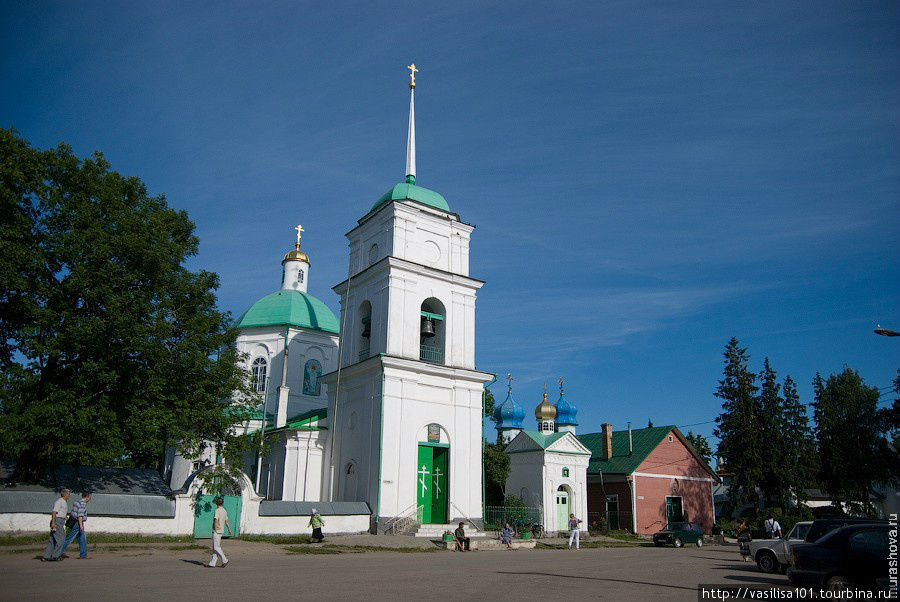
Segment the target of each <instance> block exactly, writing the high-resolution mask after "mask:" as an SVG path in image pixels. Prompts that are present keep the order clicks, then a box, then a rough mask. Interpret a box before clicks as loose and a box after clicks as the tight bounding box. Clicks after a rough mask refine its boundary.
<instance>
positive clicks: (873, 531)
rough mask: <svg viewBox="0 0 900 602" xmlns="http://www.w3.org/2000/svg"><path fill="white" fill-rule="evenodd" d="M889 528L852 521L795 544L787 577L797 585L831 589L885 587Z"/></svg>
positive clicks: (886, 586) (883, 525)
mask: <svg viewBox="0 0 900 602" xmlns="http://www.w3.org/2000/svg"><path fill="white" fill-rule="evenodd" d="M890 529H891V526H890V525H888V524H885V523H880V524H875V523H869V524H855V525H850V526H848V527H841V528H840V529H837V530H835V531H831V532H830V533H827V534H826V535H825V536H823V537H822V538H821V539H819V540H818V541H817V542H816V543H810V544H798V545H795V546H794V547H793V548H791V567H790V568H788V571H787V576H788V579H789V580H790V582H791V583H792V584H793V585H795V586H797V587H813V588H816V589H825V590H828V591H832V592H834V591H839V590H845V589H848V588H859V589H864V590H870V591H871V590H887V588H888V531H889V530H890Z"/></svg>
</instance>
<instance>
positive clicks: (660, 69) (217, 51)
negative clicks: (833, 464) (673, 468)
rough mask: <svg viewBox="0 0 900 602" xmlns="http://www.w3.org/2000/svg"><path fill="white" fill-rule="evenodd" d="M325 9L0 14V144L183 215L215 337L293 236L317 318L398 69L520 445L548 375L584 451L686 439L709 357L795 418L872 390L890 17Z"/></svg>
mask: <svg viewBox="0 0 900 602" xmlns="http://www.w3.org/2000/svg"><path fill="white" fill-rule="evenodd" d="M187 4H189V6H186V5H187ZM332 4H335V3H321V2H316V3H298V2H291V3H288V2H262V3H227V2H225V3H218V2H217V3H182V2H169V3H165V2H154V3H131V2H104V3H99V2H56V3H49V2H28V3H24V2H16V3H13V2H7V3H4V4H3V6H2V8H0V67H2V70H0V72H2V73H3V84H2V86H0V125H2V126H4V127H15V128H17V129H18V130H19V131H20V132H21V134H22V135H23V136H25V137H26V138H27V139H29V140H30V141H31V142H32V143H33V144H34V145H36V146H38V147H49V146H53V145H55V144H56V143H58V142H60V141H65V142H68V143H69V144H71V145H72V146H73V147H74V149H75V151H76V152H77V153H79V154H81V155H87V154H89V153H91V152H92V151H94V150H102V151H103V152H104V153H105V154H106V157H107V158H108V159H109V160H110V162H111V163H112V164H113V166H114V168H115V169H117V170H118V171H120V172H122V173H124V174H128V175H137V176H139V177H141V178H142V179H143V180H144V181H145V182H146V183H147V185H148V187H149V188H150V190H151V191H152V192H154V193H165V195H166V196H167V197H168V200H169V202H170V203H171V205H173V206H175V207H178V208H183V209H186V210H187V211H188V212H189V214H190V217H191V218H192V219H193V221H194V222H195V223H196V225H197V234H198V235H199V237H200V240H201V250H200V254H199V256H198V257H196V258H195V259H193V260H192V261H191V266H192V267H193V268H203V269H208V270H213V271H216V272H218V273H219V274H220V275H221V289H220V291H219V299H220V304H221V307H222V308H223V309H225V310H229V311H231V312H232V313H233V314H234V315H235V316H237V315H240V313H241V312H243V311H244V310H245V309H246V308H247V307H248V306H249V305H250V304H252V303H253V302H254V301H255V300H256V299H257V298H259V297H262V296H263V295H265V294H267V293H269V292H271V291H273V290H275V289H276V288H277V287H278V285H279V282H280V265H279V261H280V258H281V255H282V254H283V253H284V252H285V251H286V250H287V249H288V248H289V247H290V244H291V242H292V239H293V234H294V233H293V230H292V227H293V226H294V225H295V224H296V223H298V222H300V223H302V224H303V225H304V227H305V228H306V230H307V232H306V236H305V238H304V248H305V249H306V250H307V252H309V254H310V256H311V258H312V262H313V264H312V274H311V277H312V282H311V287H310V292H312V293H313V294H315V295H316V296H318V297H320V298H321V299H323V300H324V301H325V302H326V303H327V304H328V305H329V306H331V307H332V308H333V309H335V310H337V308H338V302H337V297H336V296H335V295H334V293H333V292H332V291H331V286H332V285H334V284H336V283H337V282H339V281H341V280H343V279H344V277H345V274H346V270H347V246H346V239H345V238H344V233H345V232H347V231H348V230H350V228H351V227H353V225H354V224H355V223H356V220H357V219H358V218H359V217H361V216H362V215H363V214H364V213H366V211H367V210H368V209H369V207H370V206H371V204H372V202H373V201H374V200H375V199H377V198H378V197H379V196H380V195H381V194H382V193H383V192H384V191H385V190H387V189H388V188H389V187H390V186H391V185H393V184H394V183H396V182H398V181H400V180H401V179H402V177H403V175H404V160H405V156H404V153H405V141H406V120H407V106H408V89H407V88H406V82H407V81H408V78H407V75H406V70H405V66H406V65H407V64H409V63H410V62H413V61H414V62H415V63H416V65H418V66H419V67H420V69H421V72H420V73H419V75H418V82H419V87H418V88H417V93H418V94H417V99H416V100H417V107H416V108H417V117H418V176H419V178H418V182H419V183H420V184H421V185H423V186H426V187H428V188H432V189H434V190H437V191H439V192H441V193H442V194H443V195H444V196H445V197H446V198H447V200H448V202H449V203H450V206H451V208H452V209H453V210H455V211H456V212H458V213H459V214H460V216H461V217H462V219H463V220H464V221H466V222H469V223H473V224H475V225H476V226H477V229H476V230H475V232H474V234H473V239H472V241H473V242H472V255H471V266H472V274H473V276H475V277H478V278H482V279H484V280H486V281H487V285H486V286H485V287H484V288H483V289H482V291H481V294H480V296H479V299H478V308H477V320H478V330H477V345H478V347H477V364H478V367H479V368H481V369H483V370H487V371H492V372H497V373H500V374H506V373H507V372H510V371H511V372H513V373H514V375H515V376H516V378H517V380H516V382H515V391H514V394H515V396H516V398H517V399H518V401H519V402H520V403H521V404H522V405H523V406H525V407H526V410H527V411H528V418H527V423H528V424H529V425H530V426H531V427H534V418H533V414H532V409H533V407H534V406H535V405H536V404H537V403H538V402H539V401H540V397H541V385H542V383H543V382H544V381H545V380H546V381H548V382H549V383H550V385H551V389H552V391H554V393H555V390H556V389H555V381H556V380H557V378H558V377H559V376H560V375H562V376H565V378H566V379H567V381H568V384H567V398H568V399H570V400H571V401H572V402H574V403H575V404H576V405H577V406H578V409H579V418H580V423H581V426H580V430H581V431H582V432H588V431H595V430H597V428H598V426H599V424H600V423H601V422H606V421H609V422H612V423H613V424H614V426H615V427H616V428H624V426H625V422H626V421H628V420H631V421H633V422H634V423H635V424H636V426H643V425H645V424H646V422H647V419H648V418H651V419H652V420H653V422H654V423H655V424H657V425H659V424H665V423H674V424H679V425H691V424H694V423H705V422H707V421H710V420H712V419H713V418H714V417H715V416H716V415H717V414H718V413H719V411H720V403H719V401H718V400H717V399H716V398H715V397H714V396H713V392H714V390H715V387H716V382H717V380H718V378H719V377H720V375H721V368H722V357H721V354H722V351H723V349H724V346H725V343H726V342H727V340H728V339H729V338H730V337H731V336H736V337H738V339H739V340H740V341H741V343H743V344H744V345H745V346H747V347H749V350H750V352H751V354H752V357H753V367H754V368H755V369H757V370H758V369H759V368H760V367H761V364H762V360H763V357H764V356H766V355H768V356H769V357H770V358H771V361H772V364H773V366H774V367H775V369H776V370H777V371H778V372H779V375H780V376H784V375H785V374H787V373H790V374H791V375H792V376H793V377H794V379H795V380H797V381H798V383H799V385H800V392H801V395H802V396H803V400H804V401H805V402H809V401H811V386H810V381H811V380H812V378H813V377H814V375H815V373H816V372H817V371H820V372H822V373H823V374H829V373H832V372H836V371H839V370H841V369H842V367H843V366H844V365H845V364H846V365H849V366H851V367H853V368H856V369H858V370H859V371H860V372H861V373H862V375H863V377H864V378H865V380H866V381H867V382H868V383H869V384H872V385H876V386H879V387H888V386H889V385H890V383H891V381H892V380H893V378H894V376H895V375H896V370H897V368H898V367H900V339H898V338H894V339H890V338H885V337H879V336H876V335H874V334H873V333H872V329H873V328H874V326H875V324H876V322H880V323H881V324H882V325H884V326H887V327H893V328H894V329H898V330H900V303H898V298H900V285H898V282H900V269H898V268H900V265H898V258H900V228H898V222H900V219H898V218H900V203H898V200H900V149H898V142H900V127H898V114H900V52H898V50H900V5H898V4H897V3H896V2H808V3H805V4H794V3H790V2H784V1H777V2H753V3H749V4H747V5H744V6H734V5H732V4H728V3H719V4H715V3H707V4H696V5H692V6H688V5H687V4H686V3H683V2H671V3H662V2H660V3H652V4H643V3H632V2H610V3H596V2H586V3H566V4H552V3H551V4H547V3H533V2H524V3H511V2H509V3H493V4H491V3H483V2H478V3H471V4H469V3H450V4H452V5H453V6H452V7H447V6H446V5H447V4H448V3H444V2H442V3H429V2H412V3H407V4H400V3H397V4H392V5H389V4H388V3H383V2H374V3H359V2H356V3H340V4H338V6H337V7H335V6H331V5H332ZM501 383H502V381H501ZM501 383H498V385H495V386H494V391H495V392H496V393H497V396H498V397H500V398H501V399H502V397H503V395H504V393H503V391H504V387H503V385H502V384H501ZM885 392H887V390H886V389H885ZM551 398H554V399H555V394H554V395H552V396H551ZM712 426H713V425H712V424H709V423H707V424H701V425H699V426H692V427H691V428H692V429H694V430H696V431H699V432H701V433H704V434H709V433H710V432H711V431H712ZM684 430H687V429H684Z"/></svg>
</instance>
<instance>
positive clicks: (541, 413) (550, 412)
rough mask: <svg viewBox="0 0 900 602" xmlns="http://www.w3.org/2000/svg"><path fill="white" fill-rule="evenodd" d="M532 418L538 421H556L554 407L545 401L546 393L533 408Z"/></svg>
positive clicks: (545, 392)
mask: <svg viewBox="0 0 900 602" xmlns="http://www.w3.org/2000/svg"><path fill="white" fill-rule="evenodd" d="M534 417H535V418H537V419H538V421H541V420H554V419H556V407H555V406H554V405H553V404H552V403H550V402H549V401H547V391H544V400H543V401H542V402H541V403H539V404H538V406H537V407H536V408H534Z"/></svg>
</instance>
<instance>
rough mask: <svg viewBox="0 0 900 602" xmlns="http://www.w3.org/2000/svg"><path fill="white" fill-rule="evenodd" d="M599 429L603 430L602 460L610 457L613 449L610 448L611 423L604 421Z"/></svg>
mask: <svg viewBox="0 0 900 602" xmlns="http://www.w3.org/2000/svg"><path fill="white" fill-rule="evenodd" d="M600 430H601V431H603V451H602V454H603V455H602V458H603V459H604V460H609V459H610V458H612V455H613V449H612V425H611V424H609V423H608V422H604V423H603V424H601V425H600Z"/></svg>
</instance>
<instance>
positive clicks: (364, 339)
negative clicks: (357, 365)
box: [356, 301, 372, 361]
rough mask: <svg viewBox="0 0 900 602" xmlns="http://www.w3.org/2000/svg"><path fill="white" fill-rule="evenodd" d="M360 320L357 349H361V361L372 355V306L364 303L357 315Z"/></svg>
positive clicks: (357, 326) (357, 329) (358, 323)
mask: <svg viewBox="0 0 900 602" xmlns="http://www.w3.org/2000/svg"><path fill="white" fill-rule="evenodd" d="M356 315H357V316H359V320H358V322H357V324H356V332H357V336H356V338H357V341H358V342H357V349H359V358H358V359H359V361H363V360H364V359H367V358H368V357H369V355H370V351H369V350H370V347H369V341H371V339H372V304H371V303H369V302H368V301H363V302H362V303H361V304H360V306H359V311H358V312H357V314H356Z"/></svg>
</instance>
